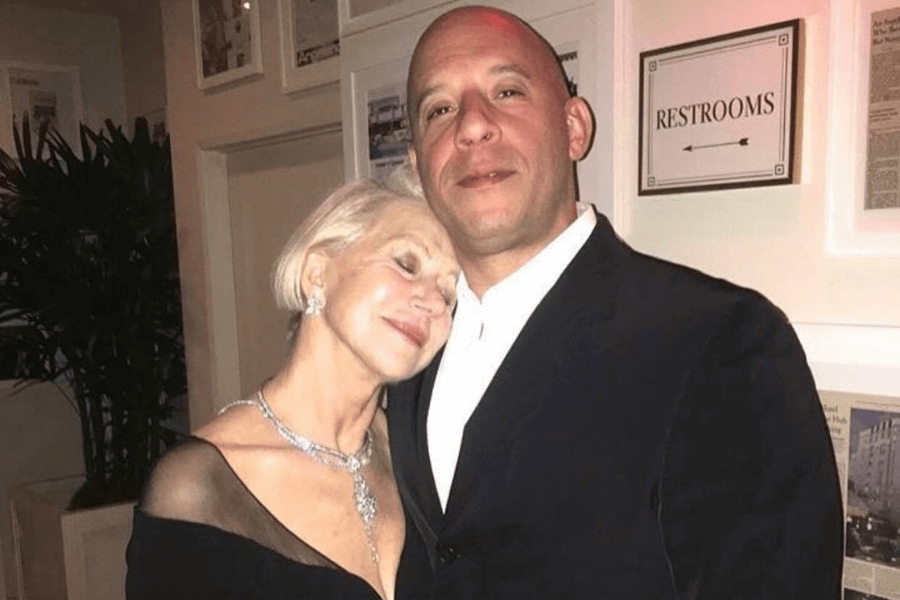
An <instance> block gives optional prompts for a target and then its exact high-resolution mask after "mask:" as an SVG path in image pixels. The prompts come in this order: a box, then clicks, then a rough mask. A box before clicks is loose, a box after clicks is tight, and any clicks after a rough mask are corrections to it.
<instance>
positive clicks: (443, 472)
mask: <svg viewBox="0 0 900 600" xmlns="http://www.w3.org/2000/svg"><path fill="white" fill-rule="evenodd" d="M596 222H597V217H596V215H595V214H594V211H593V209H592V208H591V206H590V205H589V204H582V203H579V204H578V218H576V219H575V221H574V222H572V224H571V225H569V226H568V227H567V228H566V229H565V230H564V231H563V232H562V233H561V234H559V235H558V236H557V237H556V238H555V239H554V240H553V241H552V242H550V243H549V244H547V246H545V247H544V249H543V250H541V251H540V252H539V253H538V254H536V255H535V256H534V257H532V258H531V260H529V261H528V262H527V263H525V264H524V265H522V266H521V267H519V268H518V269H517V270H515V271H514V272H512V273H511V274H509V275H508V276H507V277H506V278H504V279H503V280H501V281H500V282H498V283H496V284H495V285H494V286H493V287H491V288H490V289H488V290H487V291H486V292H485V293H484V295H483V297H482V299H481V301H479V300H478V297H477V296H475V294H474V293H473V292H472V290H471V289H469V285H468V282H467V281H466V277H465V275H461V276H460V278H459V282H458V283H457V286H456V287H457V305H456V314H455V316H454V318H453V327H452V328H451V330H450V337H449V339H448V340H447V345H446V347H445V348H444V355H443V358H441V364H440V366H439V367H438V372H437V377H436V379H435V382H434V390H433V391H432V393H431V405H430V407H429V409H428V422H427V435H428V438H427V439H428V453H429V455H430V457H431V470H432V472H433V473H434V481H435V484H436V485H437V491H438V497H439V498H440V500H441V506H442V507H443V508H444V509H446V508H447V498H448V497H449V495H450V486H451V485H452V483H453V475H454V473H455V472H456V462H457V460H458V458H459V450H460V446H461V444H462V437H463V428H464V427H465V425H466V422H467V421H468V420H469V417H470V416H471V415H472V413H473V412H474V411H475V407H476V406H478V402H479V401H480V400H481V397H482V396H483V395H484V392H485V390H486V389H487V387H488V385H489V384H490V382H491V380H492V379H493V378H494V375H495V374H496V372H497V369H498V368H499V367H500V363H501V362H502V361H503V359H504V357H505V356H506V353H507V352H508V351H509V349H510V347H511V346H512V344H513V342H514V341H515V339H516V338H517V337H518V336H519V332H520V331H521V330H522V327H524V326H525V321H527V320H528V317H530V316H531V313H532V312H534V309H535V308H537V305H538V304H539V303H540V301H541V300H542V299H543V298H544V296H545V295H546V294H547V292H548V291H549V290H550V288H551V287H553V285H554V284H555V283H556V280H557V279H559V276H560V275H561V274H562V272H563V271H564V270H565V268H566V267H567V266H568V265H569V263H570V262H571V261H572V259H573V258H574V257H575V255H576V254H577V253H578V251H579V250H580V249H581V247H582V246H583V245H584V243H585V242H586V241H587V239H588V237H589V236H590V234H591V231H593V229H594V225H595V224H596Z"/></svg>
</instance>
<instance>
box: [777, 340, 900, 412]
mask: <svg viewBox="0 0 900 600" xmlns="http://www.w3.org/2000/svg"><path fill="white" fill-rule="evenodd" d="M793 325H794V329H795V330H796V331H797V336H798V337H799V338H800V342H801V343H802V344H803V348H804V350H806V355H807V360H808V361H809V366H810V368H811V369H812V372H813V377H815V380H816V386H817V387H818V388H819V389H820V390H831V391H837V392H853V393H859V394H869V395H875V396H897V397H900V327H893V326H883V325H841V324H832V323H794V324H793Z"/></svg>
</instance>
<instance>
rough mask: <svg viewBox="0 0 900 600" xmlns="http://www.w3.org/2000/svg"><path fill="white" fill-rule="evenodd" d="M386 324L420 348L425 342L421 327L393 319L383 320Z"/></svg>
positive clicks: (423, 331) (425, 336) (425, 337)
mask: <svg viewBox="0 0 900 600" xmlns="http://www.w3.org/2000/svg"><path fill="white" fill-rule="evenodd" d="M385 321H387V322H388V323H390V325H391V327H393V328H394V329H396V330H397V331H399V332H400V333H402V334H403V335H404V337H406V339H408V340H409V341H410V342H412V343H413V344H415V345H416V346H418V347H419V348H421V347H422V346H424V345H425V340H426V339H427V335H426V333H425V330H424V329H423V328H421V327H418V326H416V325H413V324H412V323H407V322H405V321H395V320H393V319H387V318H386V319H385Z"/></svg>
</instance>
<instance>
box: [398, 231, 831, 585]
mask: <svg viewBox="0 0 900 600" xmlns="http://www.w3.org/2000/svg"><path fill="white" fill-rule="evenodd" d="M439 361H440V355H438V357H437V358H436V359H435V360H434V362H433V363H432V364H431V365H430V366H429V367H428V368H427V369H426V370H425V371H424V372H423V373H422V374H420V375H419V376H417V377H415V378H413V379H411V380H409V381H406V382H403V383H401V384H398V385H396V386H394V387H392V388H391V389H390V390H389V394H388V402H389V405H388V418H389V423H390V436H391V449H392V453H393V461H394V471H395V476H396V478H397V481H398V484H399V486H400V488H401V493H402V495H403V498H404V501H405V504H406V506H407V510H408V512H409V514H410V515H411V521H412V522H411V523H409V525H408V528H407V530H408V531H407V545H406V548H405V550H404V556H403V560H402V562H401V567H400V572H399V574H398V598H400V599H401V600H402V599H403V598H432V597H433V598H441V599H444V598H454V599H455V598H460V599H462V598H466V599H468V598H471V599H494V598H504V599H506V598H508V599H517V600H522V599H528V598H542V599H545V598H567V599H568V598H591V599H597V598H610V599H616V600H628V599H637V600H652V599H657V598H660V599H661V598H667V599H668V598H671V599H673V600H674V599H679V600H683V599H689V598H690V599H715V600H722V599H729V600H731V599H739V598H754V599H760V600H773V599H775V600H777V599H787V598H791V599H798V600H820V599H821V600H824V599H837V598H839V597H840V596H839V585H840V574H841V555H842V539H843V534H842V531H843V522H842V509H841V498H840V491H839V487H838V479H837V474H836V469H835V461H834V454H833V451H832V446H831V441H830V438H829V436H828V432H827V429H826V425H825V420H824V417H823V413H822V410H821V407H820V404H819V400H818V396H817V393H816V390H815V387H814V384H813V380H812V377H811V374H810V371H809V368H808V366H807V364H806V360H805V357H804V354H803V351H802V349H801V347H800V344H799V342H798V340H797V338H796V336H795V334H794V332H793V330H792V328H791V327H790V325H789V324H788V322H787V320H786V318H785V316H784V315H783V314H782V313H781V312H780V311H779V310H778V309H777V308H775V307H774V306H773V305H772V304H770V303H769V302H768V301H767V300H766V299H764V298H763V297H762V296H760V295H759V294H758V293H756V292H753V291H751V290H747V289H742V288H739V287H737V286H735V285H732V284H730V283H727V282H725V281H723V280H718V279H713V278H711V277H708V276H706V275H703V274H701V273H699V272H697V271H694V270H692V269H689V268H686V267H682V266H678V265H673V264H670V263H667V262H664V261H661V260H657V259H654V258H651V257H648V256H645V255H642V254H639V253H637V252H635V251H633V250H631V249H630V248H629V247H628V246H626V245H625V244H624V243H623V242H622V241H621V240H619V239H618V238H617V237H616V236H615V234H614V233H613V231H612V228H611V227H610V225H609V223H608V221H606V219H605V218H603V217H602V216H598V225H597V227H596V228H595V230H594V232H593V233H592V235H591V237H590V238H589V239H588V241H587V242H586V244H585V246H584V247H583V248H582V249H581V251H580V252H579V253H578V255H577V256H576V257H575V258H574V260H573V261H572V263H571V264H570V265H569V266H568V268H567V269H566V270H565V271H564V272H563V274H562V276H561V277H560V279H559V280H558V281H557V283H556V284H555V285H554V287H553V288H552V289H551V290H550V292H549V293H548V294H547V295H546V297H545V298H544V299H543V301H542V302H541V303H540V304H539V305H538V307H537V309H536V310H535V311H534V313H533V314H532V316H531V317H530V319H529V320H528V322H527V323H526V325H525V327H524V328H523V329H522V331H521V333H520V335H519V337H518V338H517V340H516V341H515V343H514V344H513V346H512V348H511V349H510V351H509V353H508V354H507V356H506V358H505V360H504V361H503V363H502V364H501V366H500V368H499V369H498V371H497V374H496V376H495V377H494V379H493V381H492V382H491V384H490V385H489V387H488V389H487V391H486V392H485V394H484V396H483V397H482V399H481V401H480V403H479V404H478V406H477V408H476V409H475V412H474V413H473V414H472V416H471V418H470V420H469V421H468V424H467V425H466V428H465V432H464V437H463V442H462V448H461V451H460V456H459V462H458V464H457V468H456V473H455V478H454V480H453V485H452V488H451V491H450V497H449V499H448V503H447V508H446V513H442V510H441V507H440V503H439V500H438V497H437V492H436V490H435V486H434V480H433V477H432V475H431V467H430V459H429V456H428V446H427V442H426V439H425V422H426V415H427V412H428V404H429V401H430V397H431V389H432V386H433V384H434V379H435V374H436V371H437V366H438V364H439Z"/></svg>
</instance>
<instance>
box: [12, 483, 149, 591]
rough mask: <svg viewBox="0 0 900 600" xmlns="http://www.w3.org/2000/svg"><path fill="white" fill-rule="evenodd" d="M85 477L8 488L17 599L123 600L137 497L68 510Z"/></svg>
mask: <svg viewBox="0 0 900 600" xmlns="http://www.w3.org/2000/svg"><path fill="white" fill-rule="evenodd" d="M82 481H83V479H82V478H81V477H70V478H65V479H56V480H52V481H45V482H39V483H31V484H24V485H21V486H17V487H14V488H12V489H10V490H9V504H10V511H11V513H12V533H13V546H14V547H13V552H14V562H15V565H16V574H15V576H16V582H17V585H18V587H17V589H18V600H61V599H67V600H122V599H123V598H124V597H125V548H126V546H127V545H128V539H129V538H130V537H131V519H132V513H133V509H134V503H133V502H125V503H121V504H111V505H108V506H103V507H100V508H90V509H85V510H76V511H69V510H66V505H67V504H68V502H69V499H70V498H71V497H72V494H73V493H74V492H75V490H76V489H77V488H78V486H79V485H80V484H81V482H82Z"/></svg>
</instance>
